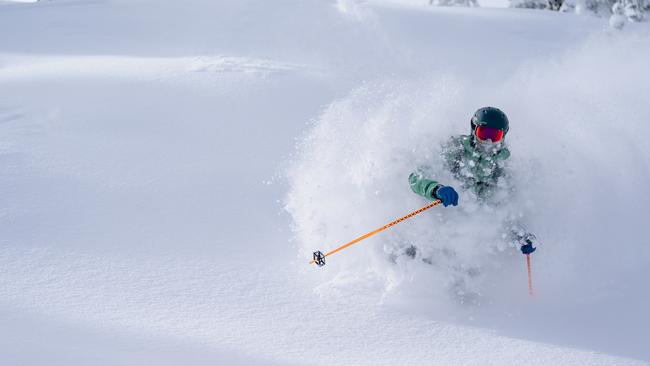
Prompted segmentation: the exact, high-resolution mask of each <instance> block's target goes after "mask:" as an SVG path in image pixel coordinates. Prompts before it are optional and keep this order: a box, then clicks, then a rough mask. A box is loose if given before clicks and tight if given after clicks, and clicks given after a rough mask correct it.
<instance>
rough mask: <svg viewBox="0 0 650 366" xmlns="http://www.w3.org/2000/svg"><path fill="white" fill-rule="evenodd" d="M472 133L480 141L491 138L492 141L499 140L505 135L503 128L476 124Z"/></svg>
mask: <svg viewBox="0 0 650 366" xmlns="http://www.w3.org/2000/svg"><path fill="white" fill-rule="evenodd" d="M474 134H475V135H476V137H477V138H478V139H479V140H481V141H487V140H492V142H499V141H501V140H503V136H504V135H505V133H504V132H503V130H500V129H498V128H490V127H484V126H476V130H475V131H474Z"/></svg>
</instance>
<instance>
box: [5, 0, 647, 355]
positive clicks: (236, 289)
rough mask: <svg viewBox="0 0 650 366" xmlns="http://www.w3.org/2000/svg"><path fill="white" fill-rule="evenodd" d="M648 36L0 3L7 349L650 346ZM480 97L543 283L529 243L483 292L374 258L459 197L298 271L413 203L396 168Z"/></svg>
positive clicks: (449, 15)
mask: <svg viewBox="0 0 650 366" xmlns="http://www.w3.org/2000/svg"><path fill="white" fill-rule="evenodd" d="M556 34H560V35H561V37H559V39H556V38H558V37H557V36H555V35H556ZM649 40H650V38H648V28H647V25H645V24H639V25H634V26H632V27H627V28H626V30H625V32H623V33H612V32H610V31H608V30H606V29H605V23H604V22H603V21H602V20H599V19H593V18H588V17H575V16H572V15H567V14H552V13H540V12H534V11H526V10H512V9H441V8H429V7H424V6H407V5H396V4H390V3H384V2H376V3H375V2H370V3H359V2H353V1H338V2H333V1H316V0H307V1H289V0H278V1H273V2H267V1H237V2H210V1H198V0H192V1H183V2H175V1H164V2H162V1H150V0H143V1H138V2H133V1H121V0H105V1H73V0H67V1H66V0H59V1H56V0H53V1H48V2H39V3H34V4H17V3H14V4H8V3H0V170H1V172H2V174H0V192H2V195H0V196H1V197H2V199H1V200H0V225H1V229H2V230H1V232H2V236H1V237H0V318H1V319H2V324H3V327H2V331H0V356H1V357H2V359H3V360H9V361H8V362H9V363H10V364H30V365H31V364H34V365H36V364H45V363H47V364H65V365H70V364H88V363H91V362H92V363H93V364H110V365H115V364H124V365H129V364H161V365H165V364H170V365H171V364H179V363H183V364H214V363H220V364H333V363H336V364H354V365H360V364H368V365H381V364H395V363H396V362H401V363H403V364H443V365H452V364H454V365H455V364H466V365H470V364H481V365H485V364H488V365H491V364H493V365H508V364H520V363H522V362H523V363H526V364H532V365H549V364H581V365H601V364H602V365H609V364H620V365H637V364H646V363H647V360H649V359H650V354H648V351H647V349H646V347H645V346H646V343H647V337H646V336H645V329H647V327H648V325H650V320H649V318H648V316H647V314H645V312H644V309H646V308H647V306H648V305H650V304H648V302H649V299H648V296H647V294H645V292H647V291H644V289H645V288H647V286H645V285H644V284H643V278H644V277H645V275H647V269H646V268H647V265H648V264H649V263H648V262H649V261H650V260H649V259H650V254H649V253H648V246H647V243H646V242H645V241H647V239H646V238H645V235H644V233H643V224H644V223H645V221H647V220H646V217H647V213H646V210H645V209H644V207H647V205H646V203H648V201H649V197H650V196H649V195H648V193H647V192H646V190H645V188H644V187H645V186H647V183H648V181H649V179H650V176H649V174H648V171H649V170H648V168H649V167H648V161H649V160H648V158H649V157H650V151H648V145H647V137H648V135H647V134H648V133H647V131H645V130H644V129H643V127H644V124H643V121H644V120H645V119H646V118H645V117H646V116H648V115H650V113H649V112H650V111H649V110H648V106H647V103H644V96H645V95H647V94H648V93H647V91H648V85H650V83H649V81H650V80H649V79H650V76H649V75H648V73H647V66H646V65H647V64H648V63H649V62H650V52H649V51H648V50H650V48H648V43H649ZM549 100H550V102H549ZM485 104H496V105H499V106H501V107H502V108H504V110H506V111H507V112H508V114H509V115H510V116H511V119H512V121H513V122H512V123H513V126H512V133H511V134H510V135H509V138H511V148H512V150H513V152H514V156H513V168H514V169H515V170H516V171H517V172H518V173H519V175H520V177H521V184H522V187H523V188H522V196H524V197H526V198H527V199H526V200H523V201H522V202H521V204H520V205H519V206H518V207H521V208H522V210H523V209H526V210H528V211H530V212H529V217H530V218H531V223H532V224H533V225H535V226H534V228H535V230H536V231H537V233H538V234H539V236H540V237H541V238H544V240H543V241H544V244H543V245H544V247H543V249H541V250H540V253H539V254H538V255H536V256H535V259H534V261H535V262H534V264H535V274H536V287H537V291H538V292H537V295H536V296H535V297H533V298H527V297H526V294H525V282H524V281H525V277H524V276H525V275H524V272H523V270H524V268H523V263H522V262H521V257H519V256H517V255H515V254H516V253H514V254H513V253H512V251H509V249H511V248H497V249H498V250H497V251H496V252H495V253H491V254H489V255H488V254H484V253H482V254H481V255H478V256H476V258H473V260H475V261H477V262H478V263H479V264H481V266H482V267H483V268H488V270H486V271H485V277H484V280H482V282H481V283H477V284H476V286H478V288H479V289H480V292H481V297H480V299H481V300H480V306H479V305H476V304H475V305H459V304H458V303H457V302H456V299H455V298H454V297H453V296H450V295H449V294H448V293H447V292H446V290H445V289H446V287H445V283H444V281H443V280H442V279H443V278H444V276H445V275H448V274H446V273H444V272H443V273H432V272H431V271H430V270H429V269H428V268H425V267H417V266H412V265H409V264H408V263H404V264H403V265H402V266H390V265H387V264H386V263H384V262H382V256H381V251H382V248H383V247H384V246H385V245H387V243H390V242H391V240H393V241H394V240H395V238H398V239H399V238H406V239H408V240H422V238H424V237H431V236H433V235H438V234H440V232H439V231H436V226H435V225H433V224H434V223H435V222H436V221H437V220H442V219H444V220H453V219H454V217H455V216H454V215H459V213H457V212H454V211H450V210H446V211H445V210H443V209H440V210H438V211H436V212H435V213H430V214H424V215H422V216H421V217H418V218H417V219H413V220H412V221H411V222H407V223H404V224H402V225H403V226H400V227H397V228H395V231H393V232H391V233H386V235H384V236H382V237H378V238H374V239H372V240H370V241H368V242H367V243H364V244H360V246H359V247H356V248H351V249H349V252H347V253H346V254H345V255H343V254H341V255H338V256H337V257H332V258H331V260H330V261H329V262H330V263H329V264H328V266H326V267H324V268H322V269H320V270H315V269H314V268H311V267H309V266H308V265H306V260H307V259H308V258H306V256H307V255H308V254H309V252H310V251H312V250H315V249H327V248H331V247H333V246H335V245H337V244H338V243H341V242H343V241H345V240H349V239H351V238H352V237H353V236H355V235H358V234H361V233H363V232H365V231H367V230H370V229H373V228H375V227H376V226H379V225H380V224H383V223H384V222H386V221H387V220H389V219H392V218H394V217H395V216H397V215H400V214H402V213H406V212H408V211H410V210H412V209H415V208H417V207H419V206H421V205H422V204H423V202H422V201H421V200H420V199H418V198H417V197H415V196H414V195H413V194H411V193H410V192H409V190H408V187H407V186H406V185H405V175H404V174H407V171H408V170H409V169H412V167H413V166H414V165H417V164H418V163H420V161H418V160H417V156H425V155H427V154H428V155H429V156H431V157H432V158H433V157H435V149H436V148H437V145H438V143H439V141H441V139H443V138H445V137H446V136H448V135H449V134H452V133H461V132H464V131H465V129H466V128H467V119H468V117H469V114H470V113H471V111H472V110H473V109H475V108H476V107H477V106H481V105H485ZM613 121H615V122H616V123H615V126H616V127H617V128H616V129H615V130H612V122H613ZM558 131H562V132H563V133H558ZM549 141H550V142H552V143H546V142H549ZM296 145H297V147H296ZM342 167H343V168H345V169H342ZM619 186H620V187H623V188H622V189H614V188H615V187H619ZM604 191H606V192H607V197H608V199H607V200H605V199H601V197H602V194H603V193H602V192H604ZM557 197H566V198H565V200H564V201H560V202H558V200H557ZM342 213H345V215H342ZM530 215H532V216H530ZM461 229H462V230H465V229H467V230H470V229H472V226H471V225H470V226H464V227H463V226H461ZM461 229H459V230H461ZM467 232H469V231H467ZM468 245H470V243H469V242H462V243H461V242H459V246H458V248H465V250H467V252H469V250H468V248H469V247H468ZM587 245H588V246H589V248H590V250H587V251H585V250H583V248H585V246H587ZM459 250H460V249H459ZM585 278H589V279H591V281H588V282H587V281H584V279H585Z"/></svg>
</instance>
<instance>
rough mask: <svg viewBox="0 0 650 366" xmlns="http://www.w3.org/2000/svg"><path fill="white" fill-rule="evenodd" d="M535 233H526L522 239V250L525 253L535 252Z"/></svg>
mask: <svg viewBox="0 0 650 366" xmlns="http://www.w3.org/2000/svg"><path fill="white" fill-rule="evenodd" d="M535 239H536V238H535V235H533V234H526V235H525V236H524V237H523V238H522V240H521V252H522V253H523V254H525V255H528V254H531V253H533V252H534V251H535V250H537V248H535V247H533V240H535Z"/></svg>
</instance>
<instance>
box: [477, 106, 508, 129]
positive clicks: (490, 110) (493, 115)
mask: <svg viewBox="0 0 650 366" xmlns="http://www.w3.org/2000/svg"><path fill="white" fill-rule="evenodd" d="M470 123H471V125H472V132H474V130H475V129H476V126H485V127H490V128H496V129H499V130H501V131H503V133H504V134H506V133H508V129H510V123H509V122H508V117H507V116H506V114H505V113H503V111H501V110H500V109H499V108H495V107H483V108H480V109H479V110H477V111H476V113H474V116H472V119H471V121H470Z"/></svg>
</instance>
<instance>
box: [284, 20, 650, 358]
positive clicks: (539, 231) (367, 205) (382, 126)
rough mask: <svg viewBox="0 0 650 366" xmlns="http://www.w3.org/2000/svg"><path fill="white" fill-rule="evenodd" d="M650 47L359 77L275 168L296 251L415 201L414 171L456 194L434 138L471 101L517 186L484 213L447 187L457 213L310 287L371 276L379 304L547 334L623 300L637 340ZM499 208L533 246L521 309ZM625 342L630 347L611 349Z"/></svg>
mask: <svg viewBox="0 0 650 366" xmlns="http://www.w3.org/2000/svg"><path fill="white" fill-rule="evenodd" d="M649 40H650V38H649V37H648V35H647V34H643V33H641V34H636V35H635V34H626V35H618V34H615V35H610V34H604V35H600V36H596V37H594V39H592V40H590V41H589V42H587V43H586V44H585V45H584V46H581V47H580V48H579V49H575V50H572V51H570V52H568V53H566V54H565V55H564V56H562V57H561V58H559V59H555V60H539V61H535V62H531V63H528V64H526V65H524V66H522V67H521V68H520V69H519V70H516V71H515V72H514V73H513V74H512V75H511V76H508V77H504V80H503V82H500V83H490V84H487V83H484V84H475V83H472V76H473V75H472V73H467V74H464V75H459V74H453V73H447V74H445V73H442V74H441V75H442V76H440V75H430V76H429V77H428V78H426V79H425V80H417V81H413V80H410V81H395V80H385V81H383V82H376V83H368V84H366V85H363V86H361V87H359V88H358V89H357V90H356V91H354V92H353V93H351V94H350V95H348V96H347V97H345V98H342V99H340V100H338V101H336V102H334V103H332V104H331V105H330V106H329V107H328V108H326V109H325V110H324V112H323V113H322V114H321V115H320V116H318V118H316V119H315V121H314V122H313V126H312V128H311V129H310V131H309V132H308V133H307V134H306V136H305V137H304V139H302V141H301V143H300V145H299V147H298V152H297V154H296V158H295V159H294V162H293V164H292V166H291V168H290V171H289V180H290V183H291V190H290V192H289V195H288V199H287V209H288V211H289V212H290V213H291V215H292V217H293V219H294V225H295V234H296V238H297V241H298V243H299V245H298V249H299V251H300V255H301V256H302V257H303V258H308V257H309V256H310V254H311V252H312V251H314V250H316V249H320V250H323V251H324V252H325V251H328V250H331V249H333V248H335V247H337V246H338V245H340V244H343V243H345V242H347V241H349V240H351V239H353V238H355V237H357V236H359V235H361V234H363V233H365V232H367V231H370V230H372V229H375V228H377V227H379V226H381V225H383V224H384V223H386V222H389V221H390V220H392V219H394V218H396V217H399V216H401V215H404V214H406V213H408V212H409V211H411V210H414V209H416V208H418V207H421V206H423V205H424V204H425V203H426V201H425V200H424V199H422V198H420V197H419V196H416V195H415V194H414V193H412V192H411V190H410V187H409V185H408V181H407V177H408V174H409V173H410V172H411V171H413V170H414V169H416V168H417V167H418V166H422V165H430V166H431V170H430V171H431V172H433V177H434V178H437V179H439V180H440V181H441V182H443V183H444V184H450V185H457V184H458V182H456V181H454V180H453V179H452V178H451V177H450V175H449V173H448V172H446V171H445V169H444V168H442V167H441V158H440V157H439V151H440V145H441V143H443V142H444V141H445V140H446V139H447V138H448V136H450V135H453V134H461V133H462V134H466V133H468V132H467V131H468V130H469V117H470V116H471V113H473V111H474V110H475V109H476V108H478V107H481V106H484V105H494V106H498V107H500V108H502V109H503V110H504V111H506V113H507V114H508V115H509V117H510V121H511V128H510V132H509V134H508V136H507V138H506V141H507V142H508V144H509V147H510V150H511V152H512V158H511V159H510V163H509V167H508V169H509V170H510V171H511V172H512V174H513V176H514V181H513V185H514V187H515V188H516V193H515V194H513V195H511V196H510V198H509V201H510V202H509V203H508V204H507V205H502V206H497V207H496V208H494V207H490V208H488V207H484V206H482V205H479V204H477V203H476V202H475V201H474V200H473V199H472V198H471V195H469V194H467V193H466V192H462V191H461V197H460V205H459V207H457V208H444V207H442V206H438V207H435V208H433V209H431V210H430V211H428V212H426V213H424V214H421V215H420V216H417V217H415V218H412V219H410V220H409V221H408V222H404V223H401V224H400V225H398V226H396V227H393V228H391V229H390V231H389V232H384V233H382V234H380V235H378V236H376V237H373V238H371V239H367V240H366V241H363V242H361V243H359V244H357V245H356V246H354V247H351V248H348V249H346V250H345V251H344V252H340V253H337V254H335V255H333V256H332V257H329V258H328V264H327V265H326V266H325V267H324V268H322V269H320V272H321V277H320V278H321V282H322V283H324V284H326V285H324V286H323V287H322V288H323V289H332V288H338V289H343V290H346V289H347V291H355V287H357V286H359V282H363V281H370V282H372V283H379V284H381V286H380V287H381V288H383V291H384V294H385V300H387V301H389V302H393V301H394V302H399V303H410V304H411V305H410V306H413V305H412V303H413V302H414V301H416V302H417V303H418V305H415V307H416V308H419V309H420V310H421V311H426V312H431V313H436V314H438V315H437V316H440V315H439V314H440V313H441V312H440V310H441V309H444V312H446V313H447V314H450V313H451V314H453V313H455V312H457V311H459V310H449V308H451V307H455V306H454V305H453V304H458V303H461V304H465V305H468V304H469V305H470V307H469V308H467V307H461V308H460V309H464V310H460V312H461V314H465V313H466V312H469V313H470V314H471V315H472V316H473V317H479V318H481V317H483V316H482V315H481V314H483V315H485V316H484V318H485V319H484V321H486V322H488V323H499V322H500V323H501V324H502V325H501V326H503V324H504V322H508V318H510V317H512V316H513V314H514V316H515V317H516V318H519V317H524V316H525V317H527V318H528V321H533V322H539V324H543V323H544V322H549V323H547V324H546V328H553V330H548V329H547V330H546V331H545V332H560V328H561V325H560V322H561V321H560V320H559V319H563V320H562V321H564V320H566V319H573V320H576V321H578V322H580V323H583V322H584V323H586V324H590V323H591V325H586V324H583V326H585V327H587V328H589V329H592V328H593V329H596V328H597V326H596V325H595V324H598V323H599V322H601V321H602V319H604V318H607V317H608V316H609V315H608V314H609V311H611V309H612V307H614V306H620V305H618V304H620V303H621V302H625V303H626V304H629V305H628V306H626V310H627V311H628V313H627V315H626V316H622V318H623V319H622V320H621V323H620V324H619V325H617V326H613V327H614V328H617V329H619V330H621V331H626V332H629V333H631V334H635V335H636V336H637V337H640V338H642V336H643V334H644V332H645V331H644V329H645V328H647V326H648V325H650V324H648V323H649V322H648V320H647V317H646V316H645V315H644V310H642V309H644V308H645V307H647V306H648V305H650V298H649V297H648V295H647V294H645V293H644V292H643V291H642V290H641V289H642V288H645V287H647V286H646V285H644V278H647V276H648V275H649V274H650V273H649V270H648V265H649V264H650V248H649V247H648V245H647V234H646V222H647V220H648V215H647V207H648V205H649V204H650V193H648V190H647V187H648V186H649V185H650V173H649V172H650V170H649V169H648V168H649V162H650V148H649V147H648V146H649V145H648V140H649V139H650V131H649V130H648V129H647V127H646V126H647V119H648V116H650V105H648V104H647V102H644V98H645V96H647V95H648V91H649V90H650V89H649V88H650V74H648V72H647V65H648V64H650V41H649ZM486 67H487V68H489V65H488V66H486ZM457 188H458V186H457ZM511 214H514V215H517V216H521V221H522V223H523V224H524V226H526V227H527V228H528V229H529V230H530V231H531V232H533V233H534V234H536V235H537V237H538V239H539V242H540V248H539V251H538V252H537V253H535V254H534V255H533V269H534V271H533V274H534V285H535V288H536V295H535V303H534V304H531V303H529V302H527V301H526V296H527V294H526V292H527V291H526V272H525V262H524V257H523V256H522V255H521V254H520V253H519V252H518V250H517V249H516V248H515V247H514V246H512V245H510V244H509V243H507V242H504V240H503V239H502V238H501V236H500V233H501V231H500V230H499V229H500V223H501V221H502V220H503V218H504V217H506V216H507V215H511ZM360 278H364V280H360ZM328 291H329V290H328ZM455 308H456V309H458V308H457V307H455ZM423 309H426V310H423ZM488 314H489V315H488ZM443 317H444V316H443ZM553 318H554V319H555V320H553ZM499 319H500V320H499ZM549 319H550V320H549ZM577 319H579V320H577ZM553 323H554V324H556V325H555V326H553V325H550V324H553ZM542 328H544V326H542ZM565 331H566V330H565ZM566 333H569V334H571V333H572V331H566ZM566 333H565V334H566ZM567 338H573V336H572V335H568V336H567ZM589 338H590V337H583V340H584V339H589ZM591 338H597V337H591ZM612 343H617V342H612ZM610 344H611V343H610ZM634 344H636V346H634ZM626 347H630V348H637V349H638V347H642V346H641V343H638V342H636V343H635V342H634V341H632V342H628V343H627V344H626V343H621V345H620V348H621V349H625V348H626Z"/></svg>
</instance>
